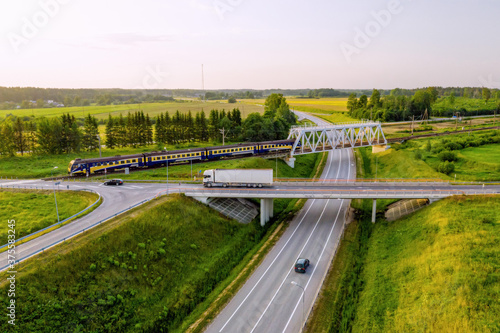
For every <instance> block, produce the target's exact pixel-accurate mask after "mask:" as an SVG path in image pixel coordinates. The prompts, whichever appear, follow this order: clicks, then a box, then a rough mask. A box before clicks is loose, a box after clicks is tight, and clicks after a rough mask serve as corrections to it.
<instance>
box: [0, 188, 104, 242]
mask: <svg viewBox="0 0 500 333" xmlns="http://www.w3.org/2000/svg"><path fill="white" fill-rule="evenodd" d="M56 196H57V208H58V209H59V219H60V220H61V221H62V220H64V219H66V218H68V217H70V216H73V215H75V214H76V213H78V212H80V211H82V210H84V209H85V208H87V207H88V206H90V205H91V204H93V203H94V202H95V201H96V200H97V199H98V195H97V194H95V193H90V192H85V191H76V192H75V191H56ZM7 220H15V221H16V238H17V239H19V238H21V237H23V236H26V235H29V234H30V233H33V232H35V231H38V230H40V229H43V228H45V227H48V226H50V225H52V224H54V223H57V213H56V207H55V201H54V192H52V191H44V190H18V189H3V190H0V221H2V222H3V223H2V224H0V239H1V241H0V245H3V244H7V230H8V227H7Z"/></svg>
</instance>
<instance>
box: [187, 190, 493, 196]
mask: <svg viewBox="0 0 500 333" xmlns="http://www.w3.org/2000/svg"><path fill="white" fill-rule="evenodd" d="M179 190H181V189H179ZM182 192H184V193H185V195H187V196H205V197H239V198H305V199H311V198H317V199H337V198H338V199H396V198H445V197H448V196H452V195H486V194H497V195H498V194H499V193H500V191H499V190H498V189H488V188H484V189H481V190H478V189H471V190H463V189H452V188H450V189H436V190H433V189H423V190H394V189H380V190H378V189H375V190H374V189H369V190H366V189H365V190H360V189H353V190H348V189H343V190H339V189H316V190H308V189H303V190H301V191H297V190H296V189H274V190H269V189H258V190H257V189H194V188H185V189H182Z"/></svg>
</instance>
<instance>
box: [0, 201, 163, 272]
mask: <svg viewBox="0 0 500 333" xmlns="http://www.w3.org/2000/svg"><path fill="white" fill-rule="evenodd" d="M154 198H156V196H155V197H154ZM152 199H153V198H150V199H146V200H143V201H141V202H139V203H136V204H135V205H132V206H130V207H128V208H127V209H124V210H121V211H119V212H117V213H115V214H113V215H110V216H108V217H106V218H104V219H102V220H100V221H98V222H96V223H94V224H92V225H90V226H88V227H85V228H84V229H82V230H79V231H77V232H75V233H73V234H71V235H69V236H67V237H64V238H63V239H59V240H57V241H55V242H53V243H52V244H49V245H47V246H44V247H43V248H41V249H40V250H38V251H35V252H33V253H31V254H29V255H27V256H25V257H23V258H20V259H18V260H16V262H15V264H17V263H19V262H20V261H23V260H26V259H28V258H31V257H33V256H35V255H37V254H39V253H40V252H45V250H47V249H49V248H51V247H53V246H55V245H57V244H59V243H63V242H65V241H66V240H68V239H71V238H73V237H75V236H76V235H78V234H81V233H83V232H85V231H87V230H89V229H91V228H93V227H95V226H97V225H99V224H101V223H103V222H106V221H107V220H109V219H111V218H113V217H116V216H117V215H120V214H122V213H124V212H126V211H128V210H130V209H132V208H135V207H137V206H140V205H142V204H143V203H145V202H148V201H150V200H152ZM9 266H10V265H5V266H2V267H0V272H1V271H3V270H4V269H6V268H7V267H9Z"/></svg>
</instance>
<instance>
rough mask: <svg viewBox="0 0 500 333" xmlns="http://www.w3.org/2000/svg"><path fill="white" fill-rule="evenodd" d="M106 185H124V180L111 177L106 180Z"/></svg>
mask: <svg viewBox="0 0 500 333" xmlns="http://www.w3.org/2000/svg"><path fill="white" fill-rule="evenodd" d="M104 185H123V180H121V179H110V180H106V181H105V182H104Z"/></svg>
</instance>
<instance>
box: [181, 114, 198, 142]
mask: <svg viewBox="0 0 500 333" xmlns="http://www.w3.org/2000/svg"><path fill="white" fill-rule="evenodd" d="M184 128H185V133H186V135H185V139H186V140H187V141H189V142H191V141H194V140H195V135H196V133H195V130H194V120H193V115H192V114H191V111H189V112H188V114H187V116H186V120H185V126H184Z"/></svg>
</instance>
